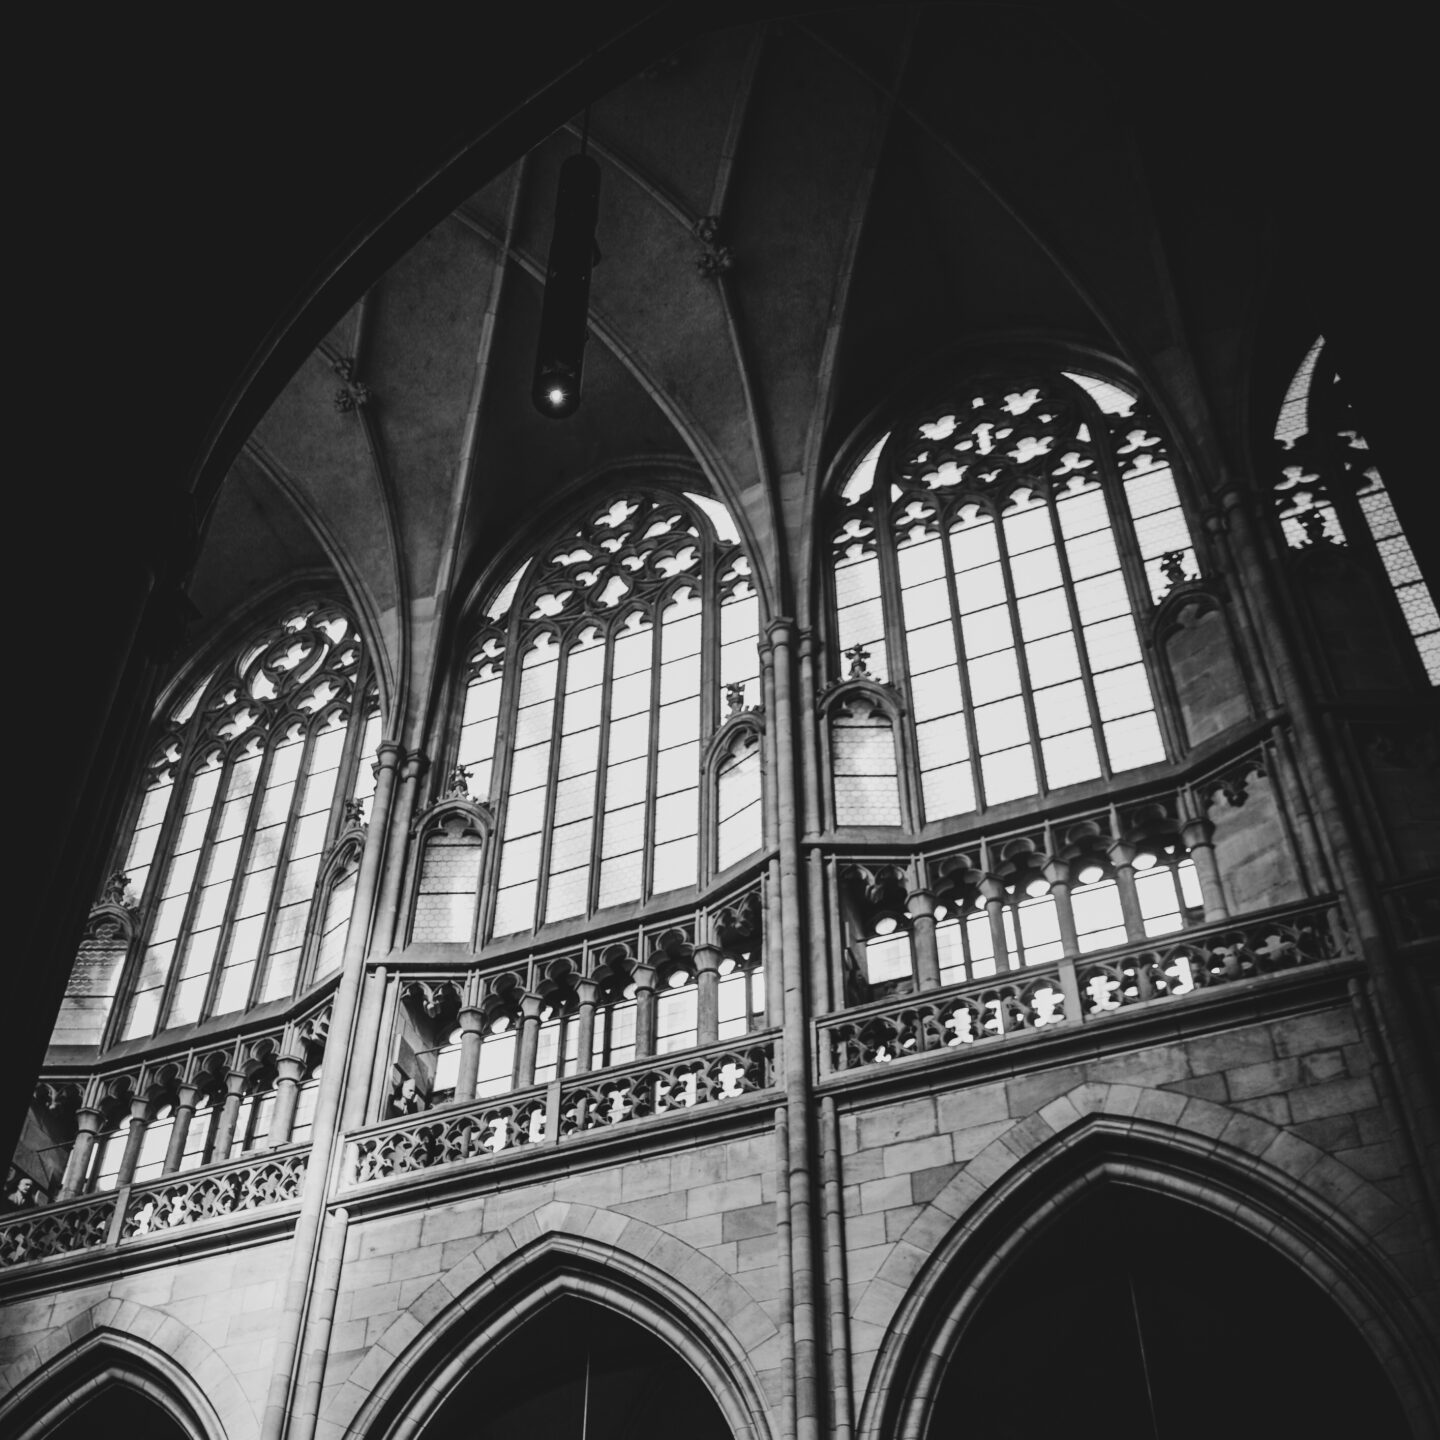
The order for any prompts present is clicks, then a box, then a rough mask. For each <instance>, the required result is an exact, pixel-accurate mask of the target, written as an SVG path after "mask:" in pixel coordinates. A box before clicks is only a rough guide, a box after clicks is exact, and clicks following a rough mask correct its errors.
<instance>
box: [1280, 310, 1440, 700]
mask: <svg viewBox="0 0 1440 1440" xmlns="http://www.w3.org/2000/svg"><path fill="white" fill-rule="evenodd" d="M1275 448H1276V453H1277V459H1278V462H1279V478H1278V480H1277V481H1276V483H1275V486H1274V499H1275V513H1276V515H1277V516H1278V518H1279V521H1280V528H1281V530H1282V532H1283V534H1284V537H1285V543H1286V544H1287V545H1288V546H1290V548H1291V549H1305V548H1307V547H1315V546H1323V545H1325V544H1327V543H1328V544H1338V545H1348V546H1351V547H1353V548H1355V549H1356V550H1359V551H1361V552H1365V553H1368V554H1371V555H1373V556H1374V557H1375V558H1376V559H1378V560H1379V562H1380V566H1381V568H1382V569H1383V571H1384V574H1385V577H1386V579H1387V580H1388V582H1389V587H1390V589H1391V591H1392V592H1393V594H1394V596H1395V601H1396V604H1397V605H1398V607H1399V610H1400V614H1401V615H1402V616H1403V618H1404V623H1405V627H1406V629H1407V630H1408V631H1409V633H1410V638H1411V640H1412V642H1413V643H1414V646H1415V651H1416V653H1417V654H1418V655H1419V658H1420V662H1421V664H1422V665H1423V666H1424V668H1425V673H1426V675H1427V676H1428V678H1429V681H1430V683H1431V684H1432V685H1440V614H1437V611H1436V608H1435V598H1434V596H1433V594H1432V593H1431V591H1430V588H1429V586H1427V585H1426V583H1425V578H1424V576H1423V575H1422V574H1421V572H1420V566H1419V564H1418V562H1417V561H1416V559H1415V552H1414V550H1413V549H1411V546H1410V542H1409V540H1408V539H1406V537H1405V532H1404V530H1403V529H1402V528H1401V525H1400V519H1399V517H1398V516H1397V515H1396V513H1395V506H1394V503H1393V502H1392V501H1391V499H1390V496H1389V495H1388V494H1387V493H1386V490H1385V482H1384V480H1382V479H1381V476H1380V470H1379V467H1378V466H1377V465H1376V463H1375V457H1374V455H1373V453H1372V452H1371V450H1370V447H1369V445H1368V444H1367V443H1366V441H1365V437H1364V436H1363V435H1362V434H1361V433H1360V430H1359V428H1358V426H1357V424H1356V422H1355V417H1354V415H1353V413H1352V411H1351V408H1350V404H1349V401H1348V400H1347V398H1346V396H1345V387H1344V385H1343V383H1342V382H1341V378H1340V375H1339V372H1338V371H1337V369H1336V367H1335V363H1334V360H1333V358H1332V356H1331V355H1330V352H1329V349H1328V347H1327V346H1326V344H1325V339H1324V337H1323V336H1321V337H1320V338H1318V339H1317V340H1316V341H1315V343H1314V344H1313V345H1311V347H1310V349H1309V350H1308V351H1307V352H1306V353H1305V357H1304V359H1303V360H1301V362H1300V365H1299V368H1298V369H1297V370H1296V371H1295V374H1294V376H1293V377H1292V378H1291V381H1290V385H1289V388H1288V389H1287V390H1286V392H1285V400H1284V403H1283V404H1282V405H1281V407H1280V414H1279V417H1278V418H1277V420H1276V423H1275ZM1372 563H1373V562H1372Z"/></svg>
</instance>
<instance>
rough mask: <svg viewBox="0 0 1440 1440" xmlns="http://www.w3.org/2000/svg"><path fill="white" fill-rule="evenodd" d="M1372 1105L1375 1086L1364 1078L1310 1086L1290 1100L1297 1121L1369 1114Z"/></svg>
mask: <svg viewBox="0 0 1440 1440" xmlns="http://www.w3.org/2000/svg"><path fill="white" fill-rule="evenodd" d="M1375 1103H1376V1101H1375V1086H1374V1085H1373V1084H1372V1083H1371V1081H1370V1080H1369V1079H1368V1078H1366V1077H1362V1078H1360V1079H1354V1078H1351V1079H1345V1080H1330V1081H1327V1082H1326V1083H1325V1084H1323V1085H1309V1086H1306V1087H1305V1088H1304V1089H1302V1090H1296V1091H1295V1092H1294V1094H1292V1095H1291V1096H1290V1110H1291V1113H1292V1114H1293V1115H1294V1116H1295V1119H1296V1120H1297V1121H1305V1120H1318V1119H1321V1118H1322V1117H1323V1116H1326V1115H1343V1114H1345V1113H1347V1112H1349V1111H1354V1110H1368V1109H1370V1108H1371V1107H1372V1106H1373V1105H1374V1104H1375Z"/></svg>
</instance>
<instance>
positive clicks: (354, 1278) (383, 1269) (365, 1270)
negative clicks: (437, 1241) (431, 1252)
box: [340, 1247, 429, 1290]
mask: <svg viewBox="0 0 1440 1440" xmlns="http://www.w3.org/2000/svg"><path fill="white" fill-rule="evenodd" d="M427 1248H429V1247H427ZM390 1261H391V1257H390V1256H389V1255H373V1256H371V1257H370V1259H368V1260H357V1261H355V1263H354V1264H352V1265H347V1266H345V1268H344V1269H343V1270H342V1271H341V1272H340V1288H341V1289H342V1290H363V1289H365V1287H366V1286H367V1285H383V1284H384V1283H385V1282H386V1281H387V1280H389V1279H390V1278H391V1275H390Z"/></svg>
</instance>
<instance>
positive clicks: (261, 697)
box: [112, 602, 380, 1040]
mask: <svg viewBox="0 0 1440 1440" xmlns="http://www.w3.org/2000/svg"><path fill="white" fill-rule="evenodd" d="M161 730H162V734H161V738H160V739H159V741H158V743H157V744H156V746H155V749H154V751H153V753H152V757H151V760H150V763H149V765H148V766H147V768H146V771H145V776H144V779H143V781H142V784H141V789H140V794H139V796H138V797H137V800H136V802H135V804H134V807H133V810H132V815H131V820H130V823H129V826H128V828H127V832H126V838H125V840H124V842H123V843H122V845H121V846H120V847H119V849H118V851H117V855H116V863H117V866H118V868H119V869H120V870H121V871H122V872H123V873H124V875H125V876H126V877H128V882H127V884H126V895H127V900H128V901H130V902H133V904H134V906H135V907H136V910H137V920H136V934H135V939H134V941H133V942H132V946H131V954H130V957H129V962H128V965H127V975H126V977H125V979H124V981H123V983H122V986H121V991H122V995H123V1005H122V1007H121V1014H120V1021H119V1024H118V1028H117V1030H116V1032H115V1034H114V1035H113V1037H112V1038H113V1039H117V1040H132V1039H136V1038H139V1037H141V1036H145V1035H150V1034H152V1033H153V1032H155V1031H157V1030H168V1029H173V1028H175V1027H177V1026H183V1025H191V1024H194V1023H196V1022H197V1021H201V1020H204V1019H207V1018H209V1017H211V1016H220V1015H229V1014H234V1013H237V1012H240V1011H244V1010H246V1009H248V1008H250V1007H251V1006H253V1005H257V1004H261V1003H263V1002H265V1001H269V1000H278V999H283V998H285V997H287V996H289V995H291V994H292V993H294V992H295V990H296V988H297V987H298V986H300V985H303V984H305V983H308V982H309V981H310V980H312V979H320V978H323V977H324V976H326V975H328V974H332V973H333V972H334V971H335V969H336V968H337V966H338V964H339V955H340V953H341V952H342V951H343V949H344V945H345V933H346V930H347V929H348V926H349V920H350V907H351V905H352V903H353V899H354V892H355V884H354V877H355V870H356V861H357V856H358V847H359V838H360V835H361V831H360V825H361V823H362V821H363V819H364V815H365V808H366V805H367V804H368V799H369V796H370V793H371V791H372V789H373V779H372V776H371V771H370V765H371V762H372V760H373V758H374V751H375V747H376V745H378V743H379V736H380V714H379V707H378V704H377V702H376V701H375V699H374V695H373V688H372V681H371V678H370V672H369V665H368V661H367V658H366V656H365V654H364V652H363V647H362V645H361V642H360V635H359V632H358V631H357V629H356V627H355V623H354V621H353V620H352V619H351V618H350V616H349V615H348V614H346V612H345V611H344V610H342V609H341V608H340V607H339V606H337V605H334V604H332V603H329V602H310V603H307V604H302V605H295V606H292V607H290V608H288V609H287V610H285V611H283V612H282V614H281V616H280V618H279V619H277V620H276V621H275V622H273V623H272V624H270V625H269V626H267V627H266V628H265V629H263V630H261V631H258V632H256V633H253V634H252V635H251V636H250V637H249V638H248V639H247V641H246V642H245V643H244V644H242V645H240V646H238V647H237V648H236V649H235V651H234V652H233V653H232V654H231V655H230V656H229V657H228V658H226V659H225V660H224V661H223V662H222V663H221V664H220V665H219V666H218V667H216V668H215V669H213V670H211V671H210V672H209V673H208V674H207V675H206V676H205V677H204V679H202V680H200V681H199V682H197V683H196V684H195V685H193V686H192V687H190V688H189V690H188V691H187V692H186V694H185V696H184V698H183V699H182V700H181V701H180V702H179V703H178V704H176V705H175V706H173V707H172V708H171V710H170V711H169V713H168V714H167V715H166V716H165V717H164V718H163V721H162V725H161Z"/></svg>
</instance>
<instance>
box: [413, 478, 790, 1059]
mask: <svg viewBox="0 0 1440 1440" xmlns="http://www.w3.org/2000/svg"><path fill="white" fill-rule="evenodd" d="M758 605H759V602H758V598H757V596H756V594H755V590H754V587H753V585H752V583H751V580H750V565H749V561H748V559H747V558H746V556H745V554H744V551H743V550H742V548H741V546H740V543H739V534H738V532H737V531H736V529H735V526H734V523H733V521H732V519H731V517H730V515H729V513H728V512H727V511H726V509H725V507H724V506H723V505H721V504H720V503H719V502H717V501H715V500H713V499H710V498H709V497H706V496H702V495H695V494H685V495H679V494H674V493H670V492H666V491H658V490H657V491H652V490H638V489H637V490H628V491H624V492H621V493H619V494H617V495H615V496H614V497H613V498H610V499H608V500H606V501H605V502H604V503H603V504H601V505H599V506H597V507H595V508H593V509H591V510H590V511H589V513H588V514H586V515H585V517H584V519H583V521H582V522H581V524H580V525H579V526H578V527H575V528H572V529H569V530H567V531H565V532H562V533H561V534H560V535H558V536H557V537H556V538H555V539H554V541H553V542H552V543H550V544H549V545H547V546H546V547H545V548H544V549H543V550H541V551H539V552H538V553H537V554H536V555H534V556H533V557H532V558H531V559H530V560H529V561H527V562H526V564H525V565H524V566H522V567H521V568H520V569H519V570H518V571H516V572H515V573H514V574H512V576H511V577H510V579H509V580H508V581H507V583H506V584H505V585H504V586H503V587H502V588H501V589H500V591H499V592H498V593H497V594H496V595H495V597H494V598H493V599H492V600H491V601H490V603H489V607H488V609H487V610H486V612H485V615H484V619H483V622H482V624H481V625H480V627H479V630H478V633H477V634H476V635H475V636H474V639H473V641H472V643H471V645H470V647H469V649H468V651H467V655H466V668H465V672H464V681H465V684H464V694H463V701H462V712H461V715H460V725H459V742H458V746H457V753H456V756H455V759H456V762H457V765H458V766H459V768H460V770H461V771H462V772H463V773H464V775H465V777H466V781H467V784H468V793H469V795H470V796H471V797H472V798H473V799H474V800H475V801H477V802H480V803H482V804H484V805H485V806H486V807H487V808H488V810H489V812H490V813H491V814H492V815H493V816H494V817H495V827H496V837H497V839H498V843H499V852H498V863H497V864H495V866H494V871H493V880H492V882H491V888H492V889H493V906H492V908H491V910H490V914H489V919H488V925H487V922H486V920H485V918H484V917H483V916H482V917H481V918H480V920H479V928H480V932H481V934H482V936H483V935H484V933H486V931H487V929H488V934H489V935H491V936H493V937H495V938H497V939H502V938H504V937H507V936H512V935H515V936H518V935H522V934H526V933H529V932H531V931H533V930H536V929H538V928H540V927H542V926H545V925H548V924H551V923H554V922H557V921H564V920H569V919H575V918H579V917H583V916H587V915H591V914H593V913H595V912H597V911H602V910H605V909H608V908H610V907H614V906H620V905H626V904H632V903H635V902H641V901H646V900H649V899H651V898H652V897H656V896H662V895H665V894H668V893H672V892H679V891H684V890H691V889H694V888H695V887H696V886H697V885H699V884H703V883H706V882H707V881H708V880H710V879H711V878H713V877H714V876H716V875H718V874H720V873H721V872H722V871H724V870H726V869H728V868H729V867H731V866H735V865H739V864H740V863H741V862H743V861H744V860H745V859H747V858H748V857H749V856H750V855H752V854H754V853H755V852H756V851H757V850H758V849H759V848H760V845H761V833H760V814H761V807H760V797H759V783H760V762H759V746H758V741H757V734H758V732H757V731H755V730H752V729H750V728H748V727H747V726H746V725H744V724H741V725H737V724H736V723H734V719H733V717H734V716H735V715H737V714H738V715H743V714H745V712H747V711H748V710H749V708H750V707H751V706H754V705H756V704H758V701H759V698H760V697H759V694H758V678H759V673H760V671H759V654H758V649H757V643H758V638H759V609H758ZM727 722H728V728H726V729H725V736H724V737H722V741H721V742H717V743H722V744H723V753H721V754H719V755H711V753H710V752H711V749H712V748H713V746H712V742H715V741H716V736H717V734H718V732H719V731H720V730H721V729H722V727H727ZM464 839H465V837H464V836H463V835H461V834H458V833H457V836H456V840H455V845H456V854H457V855H459V854H460V853H461V851H460V846H461V845H462V844H463V842H464ZM468 853H469V854H471V856H472V859H471V862H470V863H471V865H472V869H471V870H467V871H466V872H465V874H464V876H463V877H462V878H461V879H460V880H456V881H454V882H453V883H454V885H456V886H459V887H460V888H466V887H470V892H469V893H472V894H473V893H474V889H473V887H474V885H475V883H476V881H477V879H478V876H479V874H480V870H479V865H480V860H479V850H478V847H477V848H476V849H475V850H474V851H472V852H468ZM457 867H458V862H457ZM456 873H457V874H458V873H459V872H458V868H457V870H456ZM439 883H440V882H439V880H438V879H437V881H436V885H437V886H438V885H439ZM446 883H447V884H449V883H451V882H446ZM417 915H418V911H417ZM459 928H464V927H463V926H461V927H459ZM444 938H457V939H458V938H468V932H467V934H466V935H465V936H464V937H462V936H461V935H460V934H459V933H458V931H457V933H455V934H453V935H451V934H449V932H447V934H446V936H445V937H444ZM562 1028H563V1027H562ZM558 1041H559V1032H558V1031H557V1032H556V1043H558Z"/></svg>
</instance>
